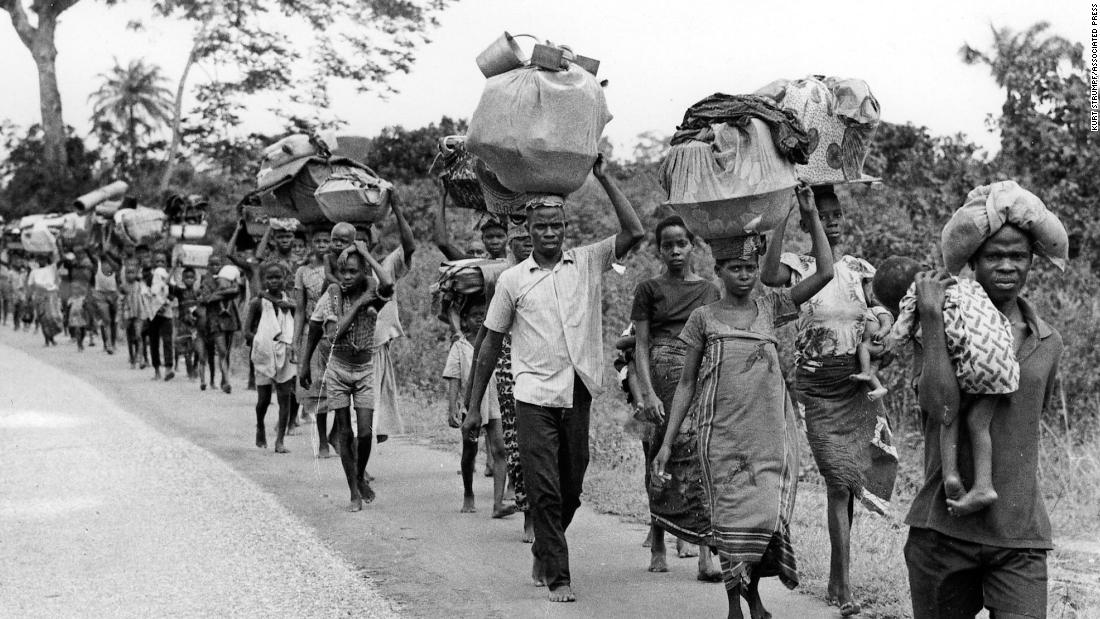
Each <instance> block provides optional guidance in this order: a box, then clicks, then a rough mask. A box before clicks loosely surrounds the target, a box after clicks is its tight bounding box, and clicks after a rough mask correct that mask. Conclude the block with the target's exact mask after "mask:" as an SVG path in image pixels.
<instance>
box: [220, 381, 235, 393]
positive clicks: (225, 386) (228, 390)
mask: <svg viewBox="0 0 1100 619" xmlns="http://www.w3.org/2000/svg"><path fill="white" fill-rule="evenodd" d="M222 391H224V392H226V393H233V387H231V386H229V383H222Z"/></svg>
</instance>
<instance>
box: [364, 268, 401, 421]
mask: <svg viewBox="0 0 1100 619" xmlns="http://www.w3.org/2000/svg"><path fill="white" fill-rule="evenodd" d="M382 270H383V271H384V272H385V273H386V274H388V275H389V276H390V280H392V281H393V282H394V284H396V283H397V280H399V279H401V278H402V277H404V276H405V274H406V273H408V272H409V264H408V261H406V260H405V250H404V249H403V248H401V247H398V248H397V249H395V250H393V251H391V252H390V253H388V254H386V257H385V258H383V259H382ZM395 296H396V293H395ZM403 337H405V329H404V328H402V326H401V315H400V313H399V311H398V306H397V299H396V298H395V299H393V300H391V301H390V302H389V303H387V304H386V305H384V306H383V307H382V309H381V310H379V311H378V320H377V322H376V323H375V327H374V345H375V347H374V418H373V421H374V428H373V431H374V433H375V434H378V435H387V436H388V435H390V434H400V433H402V432H404V428H405V422H404V420H403V419H402V417H401V408H400V407H399V404H398V393H397V370H396V369H395V368H394V365H393V353H392V352H391V351H390V344H391V343H392V342H393V341H394V340H397V339H400V338H403Z"/></svg>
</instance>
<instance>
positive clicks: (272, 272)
mask: <svg viewBox="0 0 1100 619" xmlns="http://www.w3.org/2000/svg"><path fill="white" fill-rule="evenodd" d="M286 276H287V273H286V269H285V268H284V267H283V265H282V264H280V263H278V262H267V263H264V264H263V265H261V267H260V281H261V283H262V285H263V292H261V293H260V295H259V296H257V297H255V298H254V299H252V300H251V301H250V302H249V304H248V314H247V315H248V317H247V318H246V319H245V341H247V342H249V343H250V345H251V346H252V354H251V359H252V363H253V364H254V366H255V368H256V447H259V448H261V449H267V433H266V429H265V428H264V417H266V416H267V408H268V406H269V405H270V404H271V394H272V392H273V391H274V393H275V397H276V398H277V400H278V403H279V421H278V423H277V424H276V426H275V453H288V450H287V448H286V447H285V446H284V445H283V439H284V437H285V436H286V432H287V428H288V426H289V424H290V415H291V412H292V411H291V395H292V394H293V393H294V378H295V377H296V376H297V375H298V373H297V369H296V368H295V364H294V362H295V359H294V347H293V343H294V303H292V302H291V300H290V297H289V296H288V295H287V294H286V292H285V291H284V287H285V284H286Z"/></svg>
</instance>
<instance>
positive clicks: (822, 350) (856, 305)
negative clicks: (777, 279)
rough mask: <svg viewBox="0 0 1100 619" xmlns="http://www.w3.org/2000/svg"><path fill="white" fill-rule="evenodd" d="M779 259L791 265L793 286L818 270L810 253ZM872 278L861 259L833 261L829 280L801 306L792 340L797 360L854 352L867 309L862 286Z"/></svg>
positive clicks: (784, 256)
mask: <svg viewBox="0 0 1100 619" xmlns="http://www.w3.org/2000/svg"><path fill="white" fill-rule="evenodd" d="M780 262H781V263H782V264H785V265H787V266H788V267H790V269H791V281H790V285H792V286H794V285H795V284H797V283H799V282H800V281H802V280H803V279H805V278H807V277H809V276H811V275H813V274H814V273H816V272H817V262H816V261H815V260H814V258H813V257H812V256H799V255H796V254H792V253H785V254H783V255H782V256H781V257H780ZM874 277H875V268H874V267H873V266H871V264H870V263H869V262H867V261H866V260H862V259H860V258H854V257H852V256H847V255H846V256H842V257H841V258H839V259H838V260H837V261H836V262H835V263H834V264H833V279H832V281H830V282H829V283H828V284H826V285H825V287H824V288H822V289H821V290H820V291H819V292H818V293H817V294H815V295H814V296H813V298H812V299H810V300H809V301H807V302H806V303H804V304H803V305H802V317H801V318H800V319H799V321H798V335H797V336H796V337H795V341H794V347H795V355H796V357H797V358H798V359H799V360H817V359H822V358H825V357H832V356H842V355H854V354H856V350H857V348H858V346H859V343H860V341H861V340H862V339H863V330H864V329H865V328H866V321H865V316H866V315H867V310H868V305H867V298H866V297H865V296H864V293H863V285H864V283H866V282H868V281H870V280H871V279H873V278H874ZM883 311H885V310H883Z"/></svg>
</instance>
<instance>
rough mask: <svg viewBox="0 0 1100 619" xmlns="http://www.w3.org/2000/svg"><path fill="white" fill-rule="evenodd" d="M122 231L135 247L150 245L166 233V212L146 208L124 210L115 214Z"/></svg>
mask: <svg viewBox="0 0 1100 619" xmlns="http://www.w3.org/2000/svg"><path fill="white" fill-rule="evenodd" d="M115 217H116V218H117V219H118V220H121V222H122V229H123V230H125V231H126V236H128V237H129V238H130V240H131V241H133V242H134V244H135V245H148V244H151V243H153V242H155V241H157V240H158V239H160V237H161V235H162V234H163V233H164V211H161V210H159V209H155V208H149V207H146V206H139V207H137V208H132V209H123V210H120V211H118V213H116V214H115Z"/></svg>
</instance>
